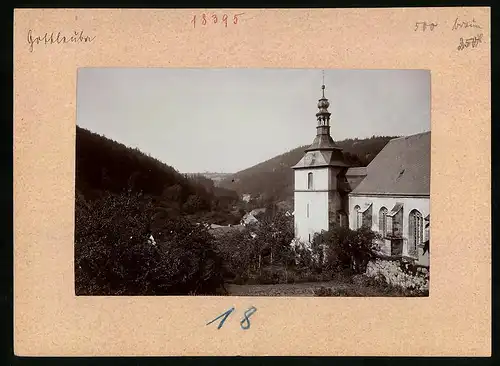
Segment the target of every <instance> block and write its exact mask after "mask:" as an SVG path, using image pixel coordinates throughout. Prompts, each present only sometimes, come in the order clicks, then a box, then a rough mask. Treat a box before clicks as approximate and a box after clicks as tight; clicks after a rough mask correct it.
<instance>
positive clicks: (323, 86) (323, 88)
mask: <svg viewBox="0 0 500 366" xmlns="http://www.w3.org/2000/svg"><path fill="white" fill-rule="evenodd" d="M321 89H322V90H323V98H324V97H325V70H323V85H321Z"/></svg>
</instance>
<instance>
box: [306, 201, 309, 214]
mask: <svg viewBox="0 0 500 366" xmlns="http://www.w3.org/2000/svg"><path fill="white" fill-rule="evenodd" d="M306 215H307V217H309V203H308V204H307V206H306Z"/></svg>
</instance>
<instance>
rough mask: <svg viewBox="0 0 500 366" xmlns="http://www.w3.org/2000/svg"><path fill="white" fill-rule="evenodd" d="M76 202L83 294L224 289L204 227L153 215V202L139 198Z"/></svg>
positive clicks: (123, 196)
mask: <svg viewBox="0 0 500 366" xmlns="http://www.w3.org/2000/svg"><path fill="white" fill-rule="evenodd" d="M76 200H77V209H76V234H75V276H76V293H77V294H79V295H187V294H189V293H193V294H215V293H216V291H217V289H218V287H221V286H223V279H222V276H221V261H220V259H219V257H218V256H217V253H216V252H215V250H214V246H213V237H212V236H211V235H210V233H209V232H208V231H207V230H206V228H204V227H203V226H201V225H194V224H191V223H190V222H189V221H187V220H186V219H185V218H183V217H181V216H177V217H174V218H172V217H167V218H164V219H163V218H162V217H161V216H158V215H153V214H154V212H155V207H154V206H153V204H152V201H151V199H149V198H147V197H143V196H141V195H139V194H120V195H118V194H109V193H108V194H106V195H105V196H104V197H103V198H102V199H99V200H95V201H90V202H88V201H86V200H85V199H84V197H83V195H81V194H77V197H76ZM156 209H158V208H156ZM150 235H153V237H154V239H155V244H153V243H151V242H149V241H148V239H149V237H150Z"/></svg>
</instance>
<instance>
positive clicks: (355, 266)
mask: <svg viewBox="0 0 500 366" xmlns="http://www.w3.org/2000/svg"><path fill="white" fill-rule="evenodd" d="M377 239H379V234H377V233H375V232H373V231H371V230H370V229H368V228H365V227H362V228H360V229H358V230H351V229H349V228H345V227H334V228H333V229H332V230H330V231H327V232H322V233H321V234H318V235H315V237H314V240H313V246H314V247H316V248H319V249H317V251H318V252H319V253H323V252H324V253H325V257H324V260H322V261H321V262H320V263H321V264H322V265H323V267H324V268H326V269H327V270H330V271H335V272H344V271H346V270H348V271H351V272H352V273H353V274H356V273H364V272H365V270H366V267H367V265H368V263H369V261H370V260H371V259H373V258H375V254H376V252H377V251H378V249H379V247H378V244H377ZM323 248H324V249H323ZM320 258H321V256H320Z"/></svg>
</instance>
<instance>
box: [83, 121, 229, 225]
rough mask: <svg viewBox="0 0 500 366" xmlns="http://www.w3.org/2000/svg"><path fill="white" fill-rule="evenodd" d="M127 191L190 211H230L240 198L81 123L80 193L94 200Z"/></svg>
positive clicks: (183, 210) (205, 179)
mask: <svg viewBox="0 0 500 366" xmlns="http://www.w3.org/2000/svg"><path fill="white" fill-rule="evenodd" d="M127 192H128V193H130V192H132V193H140V194H142V195H144V196H149V197H153V198H154V197H162V199H163V200H164V201H169V202H170V203H171V204H172V205H173V206H177V207H178V210H180V211H181V212H186V213H190V214H197V213H201V212H205V213H209V214H210V213H213V212H214V211H215V212H219V211H227V207H229V206H230V205H229V203H231V202H234V201H236V200H237V199H238V195H237V193H236V192H234V191H231V190H227V189H224V188H219V187H214V182H213V181H212V180H210V179H208V178H205V177H203V176H201V175H195V176H188V175H184V174H181V173H179V172H178V171H177V170H176V169H174V168H173V167H171V166H168V165H166V164H164V163H163V162H161V161H159V160H157V159H155V158H153V157H151V156H148V155H146V154H144V153H142V152H141V151H139V150H138V149H133V148H130V147H127V146H125V145H123V144H121V143H118V142H116V141H113V140H111V139H108V138H106V137H104V136H101V135H98V134H95V133H93V132H90V131H88V130H86V129H83V128H81V127H79V126H77V127H76V193H77V197H78V196H80V197H82V198H84V199H85V200H94V199H99V198H100V197H102V196H103V195H104V194H105V193H113V194H122V193H127ZM216 221H217V220H216ZM222 221H224V220H222Z"/></svg>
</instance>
